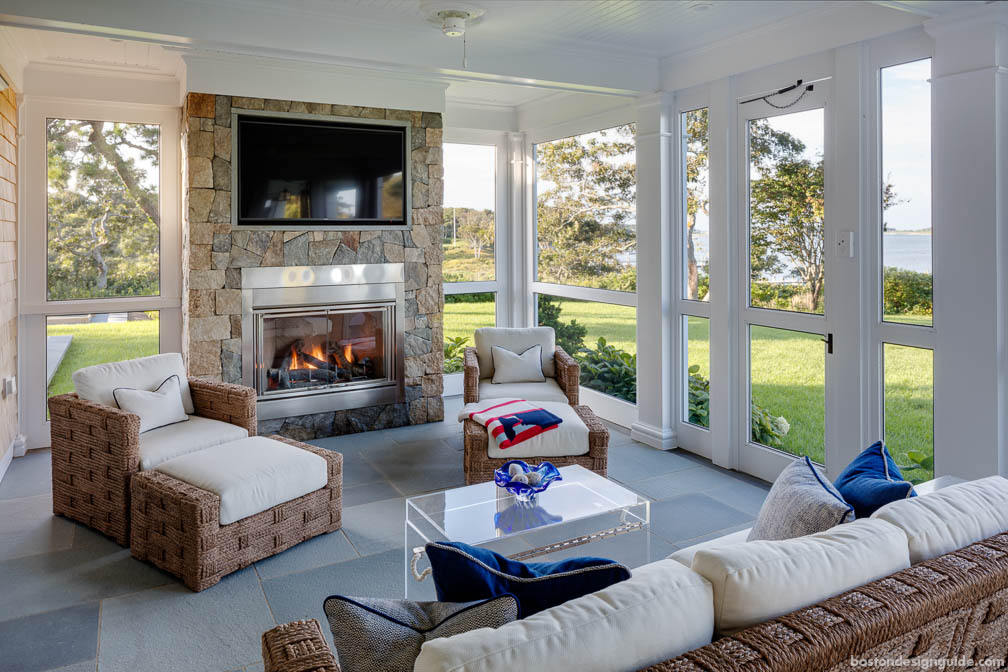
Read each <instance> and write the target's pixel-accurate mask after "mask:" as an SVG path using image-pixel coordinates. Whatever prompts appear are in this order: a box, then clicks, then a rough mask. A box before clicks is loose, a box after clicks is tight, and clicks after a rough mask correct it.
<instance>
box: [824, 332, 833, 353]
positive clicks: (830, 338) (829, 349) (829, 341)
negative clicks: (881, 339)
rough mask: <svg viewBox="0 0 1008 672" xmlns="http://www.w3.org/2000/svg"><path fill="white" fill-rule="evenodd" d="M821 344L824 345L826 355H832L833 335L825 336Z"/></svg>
mask: <svg viewBox="0 0 1008 672" xmlns="http://www.w3.org/2000/svg"><path fill="white" fill-rule="evenodd" d="M822 342H823V343H825V344H826V354H827V355H832V354H833V333H832V332H830V333H828V334H826V338H824V339H822Z"/></svg>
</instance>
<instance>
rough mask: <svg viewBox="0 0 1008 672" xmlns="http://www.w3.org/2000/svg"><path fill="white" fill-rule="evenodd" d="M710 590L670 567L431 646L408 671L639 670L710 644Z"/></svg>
mask: <svg viewBox="0 0 1008 672" xmlns="http://www.w3.org/2000/svg"><path fill="white" fill-rule="evenodd" d="M712 599H713V596H712V593H711V585H710V584H709V583H708V582H707V581H705V580H704V579H703V578H701V577H700V576H699V575H697V574H695V573H694V572H692V571H690V570H689V569H687V568H685V567H683V566H682V565H680V564H679V563H677V562H675V561H674V560H660V561H658V562H653V563H651V564H649V565H645V566H643V567H640V568H638V569H635V570H634V571H633V576H632V577H630V578H629V579H627V580H626V581H621V582H619V583H617V584H614V585H612V586H609V587H608V588H605V589H603V590H600V591H598V592H597V593H592V594H590V595H585V596H584V597H579V598H577V599H575V600H570V601H569V602H565V603H564V604H561V605H559V606H556V607H551V608H549V609H546V610H545V611H540V612H539V613H537V614H533V615H532V616H529V617H528V618H523V619H521V620H518V621H515V622H513V623H508V624H507V625H504V626H501V627H499V628H497V629H495V630H491V629H490V628H481V629H479V630H473V631H471V632H466V633H463V634H460V635H454V636H452V637H445V638H442V639H433V640H430V641H428V642H426V643H425V644H424V645H423V648H421V649H420V656H419V657H418V658H417V660H416V664H415V665H414V667H413V670H414V672H449V671H456V670H465V671H466V672H497V671H500V672H515V670H577V672H621V671H623V670H638V669H640V668H643V667H647V666H649V665H653V664H654V663H658V662H661V661H663V660H667V659H668V658H672V657H674V656H677V655H679V654H681V653H683V652H685V651H689V650H690V649H695V648H697V647H699V646H704V645H705V644H709V643H710V641H711V635H712V632H713V625H714V620H713V619H714V616H713V611H712Z"/></svg>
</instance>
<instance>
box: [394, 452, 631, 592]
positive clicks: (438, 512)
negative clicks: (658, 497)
mask: <svg viewBox="0 0 1008 672" xmlns="http://www.w3.org/2000/svg"><path fill="white" fill-rule="evenodd" d="M560 474H561V476H562V477H563V480H560V481H556V482H554V483H553V484H552V485H551V486H550V487H549V489H548V490H546V491H545V492H543V493H540V494H539V496H538V502H537V503H536V505H534V506H531V505H527V504H522V503H519V502H517V501H516V500H515V498H514V496H513V495H511V494H510V493H508V492H507V491H505V490H503V489H501V488H498V487H497V486H496V485H495V484H494V483H492V482H489V483H477V484H475V485H467V486H465V487H461V488H453V489H451V490H443V491H440V492H434V493H429V494H426V495H419V496H416V497H410V498H408V499H407V500H406V525H405V533H406V547H405V578H406V589H405V594H406V598H407V599H411V600H433V599H435V595H434V585H433V581H431V580H430V577H429V573H430V570H429V566H428V565H427V560H426V556H425V554H424V550H423V549H424V545H425V544H426V543H427V542H429V541H461V542H464V543H466V544H470V545H472V546H479V547H481V548H488V549H490V550H493V551H496V552H498V553H500V554H501V555H505V556H507V557H509V558H512V559H515V560H522V561H526V560H531V559H533V558H534V559H535V560H536V561H537V562H548V561H555V560H561V559H563V558H567V557H574V556H583V555H591V556H596V557H603V558H609V559H611V560H615V561H617V562H620V563H622V564H624V565H626V566H627V567H631V568H633V567H639V566H641V565H644V564H646V563H647V562H648V561H649V559H650V553H651V548H650V547H651V503H650V501H649V500H648V499H647V498H645V497H643V496H641V495H638V494H637V493H636V492H633V491H631V490H628V489H627V488H625V487H623V486H622V485H620V484H619V483H616V482H615V481H611V480H609V479H607V478H605V477H603V476H599V475H598V474H596V473H594V472H592V471H589V470H588V469H585V468H584V467H581V466H577V465H575V466H570V467H561V468H560Z"/></svg>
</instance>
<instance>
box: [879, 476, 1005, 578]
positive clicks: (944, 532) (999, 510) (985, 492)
mask: <svg viewBox="0 0 1008 672" xmlns="http://www.w3.org/2000/svg"><path fill="white" fill-rule="evenodd" d="M872 518H874V519H878V520H884V521H886V522H889V523H892V524H893V525H895V526H896V527H899V528H900V529H901V530H903V532H905V533H906V536H907V539H908V540H909V544H910V561H911V562H912V563H914V564H917V563H918V562H924V561H925V560H930V559H932V558H936V557H938V556H939V555H944V554H946V553H951V552H952V551H955V550H958V549H960V548H963V547H965V546H969V545H970V544H973V543H976V542H978V541H980V540H981V539H986V538H987V537H991V536H993V535H995V534H998V533H999V532H1004V531H1005V530H1008V480H1006V479H1004V478H1002V477H1001V476H989V477H987V478H981V479H980V480H976V481H969V482H967V483H960V484H959V485H952V486H949V487H947V488H942V489H941V490H938V491H937V492H933V493H931V494H929V495H925V496H923V497H914V498H912V499H904V500H901V501H898V502H893V503H892V504H887V505H885V506H883V507H882V508H881V509H879V510H878V511H876V512H875V513H874V514H873V515H872Z"/></svg>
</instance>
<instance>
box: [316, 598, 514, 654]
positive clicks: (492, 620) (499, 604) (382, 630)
mask: <svg viewBox="0 0 1008 672" xmlns="http://www.w3.org/2000/svg"><path fill="white" fill-rule="evenodd" d="M323 609H324V610H325V614H326V618H327V619H329V627H330V629H332V634H333V643H335V644H336V653H337V657H338V658H339V664H340V667H342V668H343V669H344V670H346V671H347V672H410V670H412V669H413V663H414V662H415V661H416V657H417V656H418V655H420V647H421V646H423V643H424V642H426V641H427V640H429V639H436V638H438V637H450V636H452V635H457V634H460V633H463V632H468V631H470V630H475V629H477V628H499V627H500V626H502V625H504V624H506V623H510V622H511V621H514V620H517V619H518V600H516V599H515V597H514V595H498V596H497V597H492V598H490V599H488V600H481V601H478V602H412V601H410V600H383V599H378V598H368V597H353V598H351V597H343V596H341V595H333V596H331V597H327V598H326V600H325V603H324V604H323Z"/></svg>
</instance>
